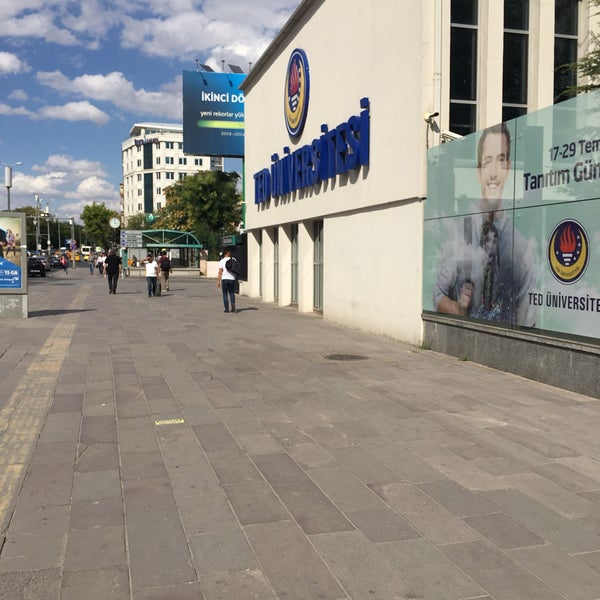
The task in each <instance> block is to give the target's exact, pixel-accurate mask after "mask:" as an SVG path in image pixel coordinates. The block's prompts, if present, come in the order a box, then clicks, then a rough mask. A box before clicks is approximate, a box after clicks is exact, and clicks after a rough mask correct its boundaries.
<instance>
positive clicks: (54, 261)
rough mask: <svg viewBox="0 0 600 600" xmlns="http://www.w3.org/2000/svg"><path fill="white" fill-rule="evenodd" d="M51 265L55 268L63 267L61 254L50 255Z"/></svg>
mask: <svg viewBox="0 0 600 600" xmlns="http://www.w3.org/2000/svg"><path fill="white" fill-rule="evenodd" d="M50 266H51V267H52V268H53V269H62V267H61V264H60V256H56V254H53V255H52V256H51V257H50Z"/></svg>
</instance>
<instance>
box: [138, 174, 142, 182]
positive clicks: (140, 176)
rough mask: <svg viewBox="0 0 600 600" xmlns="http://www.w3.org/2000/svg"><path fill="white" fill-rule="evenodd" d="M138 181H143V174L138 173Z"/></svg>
mask: <svg viewBox="0 0 600 600" xmlns="http://www.w3.org/2000/svg"><path fill="white" fill-rule="evenodd" d="M137 180H138V181H141V180H142V174H141V173H138V176H137Z"/></svg>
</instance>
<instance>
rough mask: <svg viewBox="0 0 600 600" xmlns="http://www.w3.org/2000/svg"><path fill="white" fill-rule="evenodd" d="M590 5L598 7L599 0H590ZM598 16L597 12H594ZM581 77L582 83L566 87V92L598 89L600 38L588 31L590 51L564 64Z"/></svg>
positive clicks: (599, 80) (599, 5)
mask: <svg viewBox="0 0 600 600" xmlns="http://www.w3.org/2000/svg"><path fill="white" fill-rule="evenodd" d="M590 5H591V6H593V7H597V8H600V0H590ZM596 16H599V13H596ZM565 68H567V69H571V70H573V71H575V72H576V73H577V75H578V76H579V77H581V78H583V81H584V83H582V84H581V85H574V86H572V87H570V88H568V89H567V93H571V94H572V93H575V94H579V93H581V92H590V91H592V90H597V89H600V38H599V37H598V36H597V35H595V34H594V33H593V32H591V31H590V51H589V52H588V53H587V54H586V55H585V56H582V57H581V58H580V59H579V60H578V61H576V62H574V63H571V64H569V65H565Z"/></svg>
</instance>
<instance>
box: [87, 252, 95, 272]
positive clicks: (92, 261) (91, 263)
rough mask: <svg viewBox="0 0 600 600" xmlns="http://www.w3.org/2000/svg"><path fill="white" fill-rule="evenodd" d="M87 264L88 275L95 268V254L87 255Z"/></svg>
mask: <svg viewBox="0 0 600 600" xmlns="http://www.w3.org/2000/svg"><path fill="white" fill-rule="evenodd" d="M88 266H89V267H90V275H93V274H94V269H95V268H96V255H95V254H94V255H93V256H92V255H91V254H90V256H89V257H88Z"/></svg>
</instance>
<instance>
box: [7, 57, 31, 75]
mask: <svg viewBox="0 0 600 600" xmlns="http://www.w3.org/2000/svg"><path fill="white" fill-rule="evenodd" d="M29 70H30V69H29V66H28V65H27V63H25V62H23V61H22V60H21V59H20V58H19V57H18V56H17V55H16V54H12V53H11V52H0V75H9V74H16V73H25V72H27V71H29Z"/></svg>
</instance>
